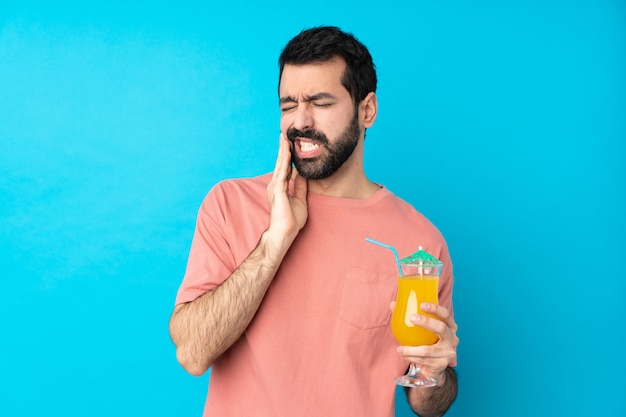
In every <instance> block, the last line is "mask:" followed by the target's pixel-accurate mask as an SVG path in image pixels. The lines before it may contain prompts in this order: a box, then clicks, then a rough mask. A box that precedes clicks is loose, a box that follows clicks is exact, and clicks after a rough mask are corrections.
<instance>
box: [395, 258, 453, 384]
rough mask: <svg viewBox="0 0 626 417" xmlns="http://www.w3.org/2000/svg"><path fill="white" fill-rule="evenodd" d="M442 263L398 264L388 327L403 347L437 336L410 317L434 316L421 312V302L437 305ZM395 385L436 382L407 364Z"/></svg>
mask: <svg viewBox="0 0 626 417" xmlns="http://www.w3.org/2000/svg"><path fill="white" fill-rule="evenodd" d="M442 266H443V265H442V264H441V263H438V264H430V265H425V264H424V262H423V261H414V262H413V263H403V262H400V263H399V264H398V268H399V270H401V272H402V275H401V276H400V277H398V295H397V297H396V306H395V308H394V311H393V315H392V317H391V329H392V331H393V334H394V336H395V337H396V339H397V340H398V342H400V344H402V345H404V346H421V345H432V344H434V343H436V342H437V340H438V339H439V338H438V336H437V335H436V334H435V333H433V332H431V331H430V330H427V329H425V328H423V327H420V326H418V325H416V324H413V323H412V322H411V320H410V318H411V316H412V315H414V314H421V315H425V316H430V317H433V318H435V319H436V318H437V317H435V316H433V315H430V314H428V313H424V312H423V311H422V309H421V307H420V306H421V304H422V303H425V302H428V303H433V304H438V297H437V294H438V289H439V275H440V274H441V268H442ZM396 384H398V385H402V386H404V387H432V386H435V385H437V381H435V380H434V379H433V378H428V377H425V376H424V375H422V374H421V373H420V370H419V368H418V367H417V366H416V365H415V364H414V363H411V364H410V366H409V371H408V372H407V374H406V375H403V376H400V377H398V378H396Z"/></svg>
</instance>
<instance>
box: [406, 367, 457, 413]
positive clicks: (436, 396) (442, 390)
mask: <svg viewBox="0 0 626 417" xmlns="http://www.w3.org/2000/svg"><path fill="white" fill-rule="evenodd" d="M437 382H438V384H437V386H435V387H431V388H407V389H406V396H407V400H408V402H409V405H410V406H411V408H412V409H413V411H414V412H415V414H417V415H418V416H420V417H440V416H443V415H444V414H445V413H446V412H447V411H448V409H449V408H450V406H451V405H452V403H453V402H454V400H455V399H456V395H457V392H458V385H457V378H456V372H455V371H454V368H450V367H448V368H446V370H445V371H444V372H443V373H442V375H441V376H440V377H438V378H437Z"/></svg>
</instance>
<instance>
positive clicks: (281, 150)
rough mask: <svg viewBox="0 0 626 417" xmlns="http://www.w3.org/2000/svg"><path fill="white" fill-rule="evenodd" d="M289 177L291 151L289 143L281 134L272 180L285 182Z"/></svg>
mask: <svg viewBox="0 0 626 417" xmlns="http://www.w3.org/2000/svg"><path fill="white" fill-rule="evenodd" d="M290 175H291V150H290V147H289V141H288V140H287V138H286V137H285V135H284V134H283V133H282V132H281V134H280V139H279V142H278V156H277V157H276V166H275V167H274V179H275V180H276V181H280V182H283V181H287V180H288V179H289V177H290Z"/></svg>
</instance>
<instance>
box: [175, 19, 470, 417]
mask: <svg viewBox="0 0 626 417" xmlns="http://www.w3.org/2000/svg"><path fill="white" fill-rule="evenodd" d="M279 63H280V81H279V103H280V108H281V123H280V127H281V134H280V141H279V150H278V157H277V159H276V166H275V169H274V172H273V173H271V174H266V175H263V176H260V177H256V178H250V179H237V180H227V181H223V182H221V183H219V184H217V185H216V186H215V187H214V188H213V189H212V190H211V191H210V192H209V194H208V195H207V197H206V199H205V200H204V202H203V203H202V206H201V208H200V210H199V214H198V221H197V225H196V231H195V235H194V239H193V242H192V247H191V253H190V256H189V262H188V265H187V271H186V273H185V277H184V280H183V283H182V285H181V288H180V290H179V292H178V296H177V299H176V306H175V308H174V312H173V313H172V317H171V322H170V334H171V337H172V340H173V341H174V343H175V345H176V347H177V351H176V352H177V358H178V360H179V362H180V363H181V364H182V366H183V367H184V368H185V369H186V370H187V371H189V372H190V373H191V374H193V375H200V374H202V373H204V372H205V371H206V370H207V369H208V368H209V367H212V368H211V369H212V370H211V379H210V384H209V392H208V396H207V400H206V405H205V412H204V415H206V416H209V415H210V416H247V415H254V416H268V417H269V416H272V417H275V416H291V415H293V416H319V415H323V416H327V417H328V416H342V417H343V416H353V415H354V416H356V415H358V416H375V417H381V416H393V414H394V394H395V384H394V378H395V377H396V376H399V375H401V374H402V373H404V371H406V368H407V364H408V362H411V361H412V362H416V363H418V364H420V366H421V369H422V372H423V373H424V374H426V376H431V377H433V378H435V379H436V380H437V381H438V385H437V386H436V387H432V388H411V389H408V390H407V398H408V401H409V403H410V405H411V407H412V408H413V409H414V410H415V411H416V413H418V414H419V415H420V416H438V415H442V414H444V413H445V411H446V410H447V409H448V407H449V406H450V404H451V403H452V401H454V398H455V397H456V392H457V385H456V375H455V372H454V369H453V368H452V367H453V366H455V365H456V346H457V344H458V339H457V337H456V328H457V326H456V324H455V322H454V318H453V313H452V285H453V278H452V267H451V262H450V256H449V253H448V249H447V247H446V243H445V241H444V239H443V237H442V236H441V234H440V233H439V232H438V230H437V229H436V228H435V227H434V226H433V225H432V224H431V223H430V222H429V221H428V220H427V219H426V218H424V217H423V216H422V215H421V214H420V213H418V212H417V211H416V210H415V209H413V208H412V207H411V206H410V205H408V204H407V203H405V202H404V201H402V200H400V199H399V198H397V197H396V196H394V195H393V194H392V193H391V192H390V191H389V190H387V189H386V188H385V187H383V186H381V185H378V184H376V183H374V182H372V181H370V180H369V179H368V178H367V176H366V175H365V171H364V168H363V142H364V138H365V130H366V129H367V128H369V127H371V126H372V125H373V124H374V121H375V120H376V115H377V112H378V103H377V100H376V94H375V92H376V72H375V69H374V64H373V62H372V58H371V56H370V54H369V52H368V50H367V49H366V48H365V46H364V45H362V44H361V43H360V42H359V41H358V40H356V39H355V38H354V37H353V36H352V35H350V34H347V33H344V32H342V31H341V30H339V29H338V28H334V27H318V28H313V29H310V30H306V31H303V32H302V33H300V34H299V35H298V36H296V37H295V38H294V39H292V40H291V41H290V42H289V43H288V44H287V46H286V47H285V49H284V50H283V52H282V54H281V56H280V60H279ZM292 162H293V165H294V166H295V169H293V168H292ZM366 237H371V238H374V239H377V240H380V241H384V242H388V243H390V244H392V245H394V246H395V247H396V248H397V250H398V252H399V253H400V254H401V255H403V256H404V255H409V254H411V253H413V252H415V251H417V249H418V246H423V247H424V249H425V250H427V251H428V252H430V253H432V254H433V255H435V256H436V257H437V258H439V259H440V260H442V261H443V262H444V265H445V267H444V270H443V272H442V276H441V279H440V286H439V300H440V305H439V306H436V305H430V304H428V305H424V306H423V307H424V308H425V310H426V311H427V312H429V313H432V314H433V315H435V316H437V317H438V318H439V320H435V319H432V318H428V317H426V316H418V315H415V316H413V317H412V318H411V320H412V321H413V322H414V323H415V324H417V325H420V326H423V327H425V328H427V329H430V330H432V331H434V332H435V333H437V334H438V336H439V341H438V342H437V343H436V344H435V345H432V346H418V347H415V346H403V347H398V343H397V342H396V341H395V339H394V337H393V335H392V333H391V329H390V316H391V313H390V309H389V305H390V302H391V301H392V300H393V299H394V296H395V291H396V285H397V276H396V268H395V266H394V265H393V258H392V257H390V254H389V252H388V251H386V250H384V249H381V248H380V247H377V246H375V245H372V244H371V243H368V242H366V241H365V238H366Z"/></svg>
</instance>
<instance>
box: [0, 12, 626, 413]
mask: <svg viewBox="0 0 626 417" xmlns="http://www.w3.org/2000/svg"><path fill="white" fill-rule="evenodd" d="M215 3H217V2H215ZM258 3H259V2H252V1H249V2H243V1H236V0H235V1H229V2H226V3H224V5H222V6H217V5H215V4H211V3H204V2H190V1H184V0H182V1H177V2H145V3H143V4H138V3H133V4H127V3H126V2H116V1H113V2H110V1H109V2H106V3H104V2H103V3H94V2H38V3H32V2H28V1H9V2H7V1H4V2H2V5H0V283H1V285H0V299H1V302H0V317H2V319H1V323H2V325H1V331H0V380H1V383H2V387H3V388H2V390H0V414H1V415H6V416H12V415H20V416H35V415H64V416H84V415H91V416H109V415H118V416H141V415H159V416H161V415H162V416H167V415H179V416H200V415H201V410H202V406H203V402H204V396H205V394H206V384H207V376H203V377H200V378H194V377H191V376H189V375H187V374H186V373H185V372H184V371H183V370H182V369H181V368H180V367H179V366H178V364H177V363H176V360H175V355H174V349H173V345H172V344H171V341H170V339H169V336H168V331H167V324H168V319H169V314H170V312H171V309H172V307H173V302H174V296H175V293H176V290H177V288H178V285H179V284H180V281H181V279H182V275H183V272H184V268H185V264H186V258H187V254H188V250H189V246H190V243H191V237H192V233H193V228H194V222H195V215H196V212H197V209H198V206H199V204H200V202H201V200H202V198H203V197H204V195H205V193H206V192H207V191H208V189H209V188H210V187H211V186H212V185H213V184H214V183H215V182H216V181H218V180H220V179H223V178H227V177H236V176H249V175H256V174H260V173H263V172H266V171H269V170H271V169H272V167H273V163H274V158H275V154H276V145H277V138H278V118H279V112H278V106H277V97H276V83H277V64H276V60H277V57H278V54H279V53H280V50H281V48H282V47H283V46H284V44H285V42H286V41H287V40H288V39H289V38H291V37H292V36H293V35H295V34H296V33H297V32H299V31H300V30H301V29H303V28H305V27H310V26H313V25H319V24H333V25H339V26H341V27H342V28H344V29H345V30H348V31H351V32H354V33H355V34H356V35H357V37H359V38H360V39H361V40H362V41H363V42H364V43H365V44H366V45H368V46H369V47H370V50H371V52H372V54H373V56H374V58H375V62H376V64H377V68H378V74H379V80H380V83H379V91H378V96H379V105H380V109H379V110H380V111H379V118H378V121H377V123H376V125H375V126H374V127H373V128H372V129H370V131H369V132H368V136H367V141H366V154H367V155H366V169H367V171H368V172H369V175H370V177H371V178H372V179H373V180H375V181H377V182H379V183H382V184H385V185H386V186H387V187H389V188H390V189H391V190H393V191H395V192H396V193H397V194H399V195H400V196H401V197H403V198H405V199H407V200H408V201H409V202H411V203H412V204H414V205H415V206H416V207H417V208H418V209H419V210H420V211H422V212H423V213H424V214H426V215H427V216H428V217H430V218H431V219H432V220H433V221H434V222H435V224H436V225H437V226H438V227H439V228H440V229H441V231H442V232H443V233H444V235H445V236H446V237H447V240H448V243H449V246H450V248H451V251H452V255H453V259H454V261H455V272H456V287H455V306H456V314H457V320H458V324H459V326H460V329H459V336H460V339H461V344H460V346H459V363H460V365H459V367H458V372H459V375H460V385H461V390H460V394H459V398H458V400H457V402H456V403H455V405H454V406H453V408H452V410H451V411H450V413H449V415H450V416H526V415H536V416H551V415H570V416H583V415H604V416H624V415H626V404H625V403H626V401H625V400H624V394H625V393H626V384H625V383H624V380H623V375H624V371H625V370H626V366H625V365H626V364H625V360H624V348H623V344H622V340H623V338H624V336H625V326H624V324H623V323H624V322H623V317H624V315H625V308H624V302H623V299H624V295H625V291H624V279H625V278H626V273H625V272H626V268H625V260H624V259H625V253H626V238H625V235H626V233H625V232H626V227H625V221H624V217H625V215H626V186H625V179H626V172H625V171H626V168H625V167H626V165H625V156H626V149H625V142H626V117H625V116H626V5H625V3H624V2H623V1H617V0H614V1H608V0H586V1H585V0H578V1H576V0H573V1H557V0H546V1H535V0H525V1H522V0H512V1H506V2H505V1H501V2H499V1H495V0H479V1H472V2H463V1H458V0H449V1H434V0H432V1H426V0H422V1H406V2H402V1H393V0H391V1H385V2H379V3H374V2H370V3H368V2H359V3H353V4H349V3H346V4H345V5H344V4H343V3H340V2H336V1H326V0H320V1H316V2H304V3H302V2H300V3H297V2H296V3H293V2H289V3H284V4H282V3H278V2H277V3H272V4H271V5H269V4H268V5H259V4H258ZM85 4H88V5H85ZM425 188H426V189H428V190H430V191H434V190H436V196H435V197H431V198H423V197H420V192H421V190H424V189H425ZM397 407H398V412H397V414H398V415H402V416H404V415H409V413H408V411H407V408H406V406H405V404H404V401H400V402H399V404H398V406H397Z"/></svg>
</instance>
